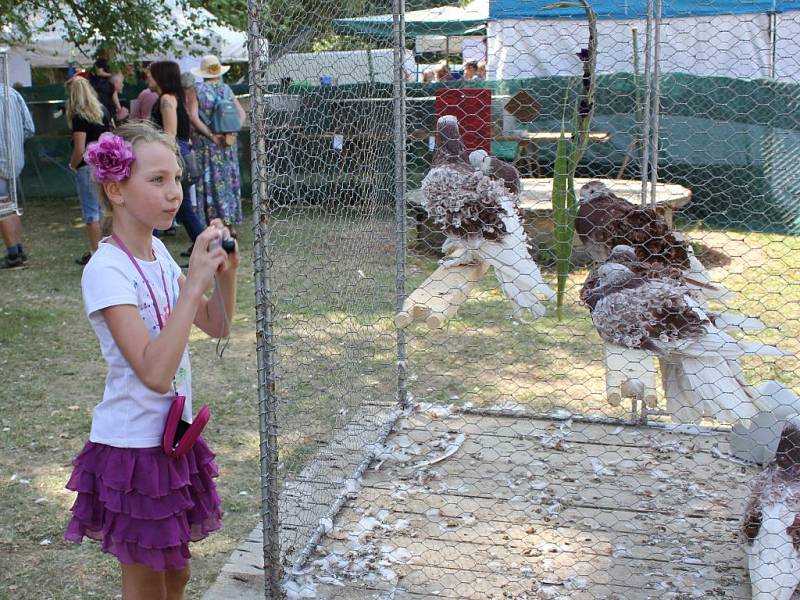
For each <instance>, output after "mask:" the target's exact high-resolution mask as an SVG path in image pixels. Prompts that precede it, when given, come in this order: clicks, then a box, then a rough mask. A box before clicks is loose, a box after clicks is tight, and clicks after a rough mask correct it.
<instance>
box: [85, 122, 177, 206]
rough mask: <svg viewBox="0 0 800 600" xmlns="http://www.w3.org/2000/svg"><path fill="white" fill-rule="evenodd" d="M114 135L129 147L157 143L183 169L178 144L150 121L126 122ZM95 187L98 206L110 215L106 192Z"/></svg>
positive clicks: (99, 185)
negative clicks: (127, 143)
mask: <svg viewBox="0 0 800 600" xmlns="http://www.w3.org/2000/svg"><path fill="white" fill-rule="evenodd" d="M114 135H117V136H119V137H121V138H122V139H123V140H125V141H126V142H129V143H130V144H131V146H136V144H137V143H139V142H145V143H150V142H157V143H159V144H164V145H165V146H166V147H167V148H169V149H170V150H171V151H172V152H173V153H174V154H175V158H176V159H177V160H178V165H179V166H180V167H181V168H183V159H182V158H181V154H180V152H179V151H178V144H177V143H176V142H175V138H173V137H172V136H171V135H169V134H168V133H164V131H163V130H161V129H159V128H158V127H156V126H155V125H154V124H153V123H151V122H150V121H140V120H136V119H134V120H131V121H126V122H125V123H123V124H122V125H120V126H119V127H117V128H116V129H115V130H114ZM97 187H98V195H99V198H100V204H102V206H103V209H104V210H105V212H106V214H107V215H111V213H112V212H113V206H112V204H111V201H110V200H109V199H108V196H106V191H105V189H104V188H103V186H102V185H101V184H98V185H97Z"/></svg>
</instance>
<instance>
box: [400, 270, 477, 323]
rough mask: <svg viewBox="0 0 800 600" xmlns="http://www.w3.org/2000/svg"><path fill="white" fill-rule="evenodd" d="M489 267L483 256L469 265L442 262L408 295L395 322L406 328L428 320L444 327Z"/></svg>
mask: <svg viewBox="0 0 800 600" xmlns="http://www.w3.org/2000/svg"><path fill="white" fill-rule="evenodd" d="M456 256H457V254H454V255H452V257H456ZM488 268H489V265H488V264H487V263H485V262H483V261H480V260H477V261H476V262H475V263H471V264H467V265H453V266H450V265H447V264H443V265H440V266H439V268H438V269H436V270H435V271H434V272H433V273H431V275H430V276H429V277H428V278H427V279H426V280H425V281H423V282H422V285H420V286H419V287H418V288H417V289H416V290H414V291H413V292H411V295H409V297H408V298H406V301H405V302H403V309H402V310H401V311H400V312H398V313H397V314H396V315H395V317H394V324H395V325H396V326H397V327H398V328H401V329H402V328H403V327H408V326H409V325H411V323H414V322H415V321H425V324H426V325H427V326H428V327H429V328H431V329H439V328H440V327H443V326H444V324H445V323H447V321H449V320H450V319H452V318H453V317H454V316H455V314H456V313H457V312H458V309H459V308H461V305H462V304H464V302H466V300H467V297H468V296H469V293H470V292H471V291H472V288H474V287H475V284H477V283H478V282H479V281H480V279H481V277H483V274H484V273H486V270H487V269H488Z"/></svg>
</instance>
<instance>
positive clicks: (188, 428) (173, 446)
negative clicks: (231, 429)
mask: <svg viewBox="0 0 800 600" xmlns="http://www.w3.org/2000/svg"><path fill="white" fill-rule="evenodd" d="M185 404H186V396H181V395H179V394H176V395H175V397H174V398H173V400H172V404H171V405H170V407H169V412H168V413H167V422H166V424H165V425H164V437H163V439H162V448H163V450H164V453H165V454H166V455H167V456H171V457H172V458H180V457H181V456H183V455H184V454H186V453H187V452H188V451H189V450H190V449H191V448H192V446H194V443H195V442H196V441H197V438H199V437H200V434H201V433H202V431H203V429H204V428H205V426H206V423H208V420H209V419H210V418H211V409H209V408H208V405H207V404H206V405H204V406H203V408H201V409H200V410H199V411H198V413H197V416H196V417H195V418H194V420H193V421H192V422H191V423H187V422H186V421H184V420H183V419H182V418H181V417H182V416H183V407H184V405H185Z"/></svg>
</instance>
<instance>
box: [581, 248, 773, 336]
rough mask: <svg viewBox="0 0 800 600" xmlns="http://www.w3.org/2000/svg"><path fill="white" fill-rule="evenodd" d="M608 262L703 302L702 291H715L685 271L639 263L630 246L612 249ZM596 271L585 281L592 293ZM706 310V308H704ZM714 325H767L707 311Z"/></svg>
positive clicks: (741, 328) (751, 327) (753, 328)
mask: <svg viewBox="0 0 800 600" xmlns="http://www.w3.org/2000/svg"><path fill="white" fill-rule="evenodd" d="M605 262H606V263H620V264H624V265H625V266H626V267H628V269H630V270H631V271H633V273H634V275H636V276H637V277H639V278H642V279H672V280H674V281H676V282H679V283H680V284H682V285H685V286H686V287H688V288H689V289H690V290H692V291H693V292H699V295H700V297H698V298H697V299H698V300H702V294H703V291H705V290H709V289H713V288H714V286H713V285H711V284H703V283H700V282H698V281H696V280H692V279H690V278H687V277H686V274H685V271H683V270H682V269H680V268H679V267H674V266H670V265H667V264H665V263H661V262H655V263H647V262H644V261H641V260H639V257H638V256H637V254H636V251H635V250H634V249H633V247H631V246H627V245H624V244H619V245H617V246H614V247H613V248H612V249H611V252H610V254H609V256H608V258H607V259H606V260H605ZM596 278H597V270H596V269H595V270H593V271H591V272H590V273H589V276H588V277H587V278H586V281H585V282H584V285H583V289H584V290H587V291H588V290H591V289H594V288H595V286H596ZM704 308H705V307H704ZM706 314H707V316H708V317H709V319H711V322H712V323H713V324H714V325H715V326H716V327H718V328H719V329H725V330H735V331H741V332H746V331H760V330H762V329H764V328H765V327H766V326H765V325H764V323H763V322H761V320H759V319H756V318H754V317H747V316H744V315H741V314H739V313H736V312H735V311H733V310H730V309H726V310H724V311H722V312H708V311H707V312H706Z"/></svg>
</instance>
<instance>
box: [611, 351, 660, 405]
mask: <svg viewBox="0 0 800 600" xmlns="http://www.w3.org/2000/svg"><path fill="white" fill-rule="evenodd" d="M604 353H605V363H606V397H607V398H608V403H609V404H611V406H619V405H620V404H621V403H622V399H623V398H638V399H639V400H642V401H644V403H645V405H646V406H647V407H648V408H655V406H656V404H657V402H658V395H657V393H656V364H655V360H654V359H653V354H652V353H650V352H647V351H646V350H636V349H634V348H625V347H623V346H617V345H616V344H610V343H608V342H606V343H605V344H604Z"/></svg>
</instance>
